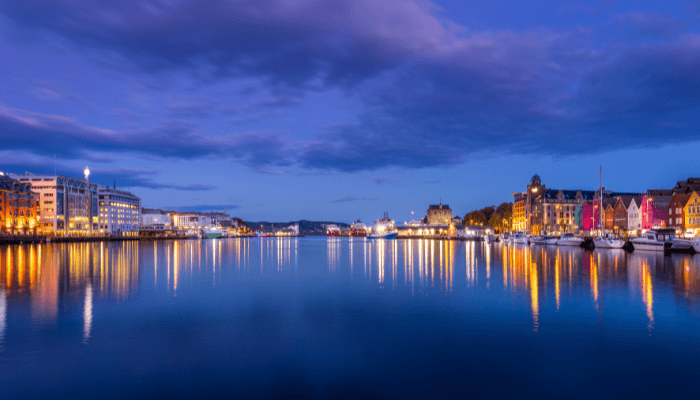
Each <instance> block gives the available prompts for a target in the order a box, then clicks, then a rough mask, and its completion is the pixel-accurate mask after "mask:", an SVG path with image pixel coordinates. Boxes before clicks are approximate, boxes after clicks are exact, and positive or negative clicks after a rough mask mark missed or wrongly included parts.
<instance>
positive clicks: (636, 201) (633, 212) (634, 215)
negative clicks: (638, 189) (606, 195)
mask: <svg viewBox="0 0 700 400" xmlns="http://www.w3.org/2000/svg"><path fill="white" fill-rule="evenodd" d="M640 204H642V196H633V197H632V199H631V200H630V204H629V206H627V234H628V235H634V236H636V235H639V234H641V230H642V214H641V212H640V210H639V205H640Z"/></svg>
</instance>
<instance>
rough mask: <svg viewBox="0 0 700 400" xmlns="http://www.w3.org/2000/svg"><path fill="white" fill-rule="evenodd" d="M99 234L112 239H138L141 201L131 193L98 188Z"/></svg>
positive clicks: (102, 187) (103, 187)
mask: <svg viewBox="0 0 700 400" xmlns="http://www.w3.org/2000/svg"><path fill="white" fill-rule="evenodd" d="M98 196H99V211H100V216H99V232H100V234H103V235H107V236H112V237H138V236H139V226H140V224H141V199H140V198H139V197H137V196H135V195H134V194H132V193H131V192H127V191H125V190H119V189H116V188H111V187H109V186H100V187H99V188H98Z"/></svg>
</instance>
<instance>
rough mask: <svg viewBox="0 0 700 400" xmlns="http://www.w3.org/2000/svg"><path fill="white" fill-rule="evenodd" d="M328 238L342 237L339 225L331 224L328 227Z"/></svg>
mask: <svg viewBox="0 0 700 400" xmlns="http://www.w3.org/2000/svg"><path fill="white" fill-rule="evenodd" d="M326 236H340V228H339V227H338V225H335V224H330V225H328V226H326Z"/></svg>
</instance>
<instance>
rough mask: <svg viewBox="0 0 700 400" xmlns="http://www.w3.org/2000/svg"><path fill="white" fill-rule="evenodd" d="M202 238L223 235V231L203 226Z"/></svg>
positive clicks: (213, 237) (214, 237)
mask: <svg viewBox="0 0 700 400" xmlns="http://www.w3.org/2000/svg"><path fill="white" fill-rule="evenodd" d="M202 234H203V238H206V239H216V238H220V237H221V236H223V235H224V232H223V231H222V230H221V229H219V228H210V229H208V228H204V229H202Z"/></svg>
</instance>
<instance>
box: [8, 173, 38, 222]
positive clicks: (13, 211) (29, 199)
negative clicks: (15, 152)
mask: <svg viewBox="0 0 700 400" xmlns="http://www.w3.org/2000/svg"><path fill="white" fill-rule="evenodd" d="M39 211H40V208H39V194H38V193H36V192H33V191H32V190H31V185H29V184H26V183H22V182H20V181H18V180H16V179H12V178H10V177H9V176H5V175H4V174H2V173H1V172H0V234H2V235H36V234H37V224H38V221H39Z"/></svg>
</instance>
